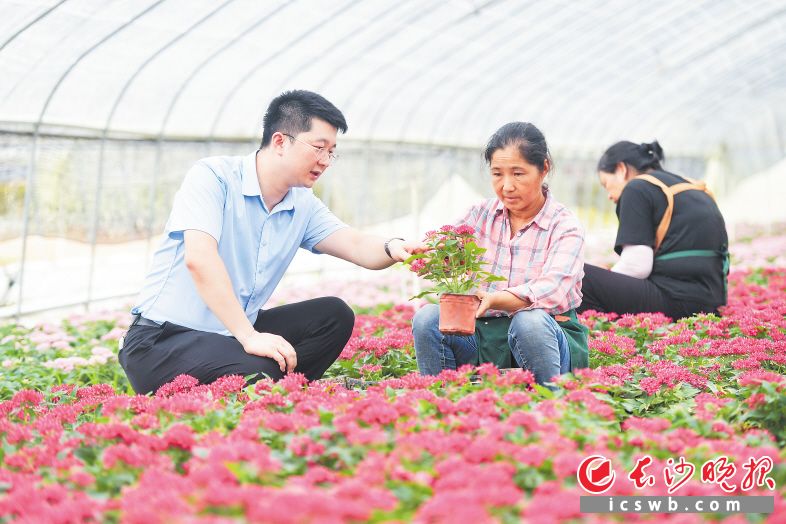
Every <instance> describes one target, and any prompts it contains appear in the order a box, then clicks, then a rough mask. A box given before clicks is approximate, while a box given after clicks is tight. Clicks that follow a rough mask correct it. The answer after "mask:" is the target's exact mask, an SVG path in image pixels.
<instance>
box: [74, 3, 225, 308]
mask: <svg viewBox="0 0 786 524" xmlns="http://www.w3.org/2000/svg"><path fill="white" fill-rule="evenodd" d="M234 1H235V0H225V1H224V2H223V3H221V4H219V5H218V7H215V8H214V9H213V10H212V11H210V12H208V13H207V14H206V15H205V16H203V17H202V18H200V19H199V20H197V21H196V22H195V23H193V24H192V25H191V26H189V27H188V28H187V29H186V30H185V31H182V32H181V33H180V34H178V35H177V36H176V37H175V38H172V39H171V40H169V41H168V42H167V43H166V44H164V45H163V46H161V47H159V48H158V50H156V51H155V52H154V53H153V54H151V55H150V56H148V57H147V58H146V59H145V60H144V61H143V62H142V63H141V64H140V65H139V67H137V69H136V70H135V71H134V72H133V73H132V74H131V76H129V77H128V79H127V80H126V82H125V84H124V85H123V87H122V88H121V89H120V91H119V92H118V95H117V97H116V98H115V101H114V102H113V104H112V107H111V109H110V110H109V113H108V115H107V117H106V122H105V123H104V127H103V129H102V130H101V144H100V146H99V150H98V174H97V178H96V194H95V201H96V206H98V203H99V202H100V196H101V189H102V186H101V181H102V180H103V177H104V155H105V152H106V143H107V135H108V132H109V128H110V126H111V124H112V119H113V118H114V116H115V112H116V111H117V109H118V107H120V103H121V101H122V100H123V98H124V97H125V94H126V93H127V92H128V90H129V88H130V87H131V85H132V84H133V83H134V81H135V80H136V79H137V77H138V76H139V75H140V74H141V73H142V71H144V70H145V69H146V68H147V66H148V65H150V64H151V63H152V62H153V61H154V60H155V59H156V58H157V57H159V56H160V55H161V54H163V53H164V52H165V51H167V50H168V49H170V48H171V47H172V46H173V45H175V44H176V43H177V42H179V41H180V40H182V39H183V38H185V37H186V36H187V35H189V34H190V33H191V32H192V31H193V30H194V29H196V28H197V27H199V26H200V25H202V24H204V23H205V22H207V21H208V20H210V19H211V18H212V17H213V16H215V15H216V14H217V13H218V12H220V11H221V10H223V9H224V8H225V7H226V6H228V5H229V4H231V3H232V2H234ZM157 177H158V170H154V171H153V179H152V182H151V190H150V199H149V206H148V217H147V236H148V240H149V239H150V238H151V237H152V234H153V233H152V224H153V219H154V216H153V215H154V212H153V209H154V205H155V198H156V182H157ZM98 221H99V213H98V211H96V213H95V214H94V216H93V224H92V226H91V238H95V237H96V235H97V231H98ZM149 249H150V245H149V242H148V251H149ZM95 251H96V245H95V242H93V243H92V244H91V247H90V270H89V272H88V274H89V280H88V286H87V297H86V299H85V302H86V304H89V303H90V301H91V300H92V298H93V272H94V270H95Z"/></svg>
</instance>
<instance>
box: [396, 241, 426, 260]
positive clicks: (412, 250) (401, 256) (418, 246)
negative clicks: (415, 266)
mask: <svg viewBox="0 0 786 524" xmlns="http://www.w3.org/2000/svg"><path fill="white" fill-rule="evenodd" d="M388 249H389V250H390V256H391V257H393V260H395V261H396V262H404V261H405V260H406V259H408V258H409V257H410V256H412V255H414V254H416V253H425V252H426V251H428V249H429V247H428V246H427V245H426V244H424V243H423V242H421V241H419V240H401V239H399V238H394V239H393V240H391V241H390V242H388Z"/></svg>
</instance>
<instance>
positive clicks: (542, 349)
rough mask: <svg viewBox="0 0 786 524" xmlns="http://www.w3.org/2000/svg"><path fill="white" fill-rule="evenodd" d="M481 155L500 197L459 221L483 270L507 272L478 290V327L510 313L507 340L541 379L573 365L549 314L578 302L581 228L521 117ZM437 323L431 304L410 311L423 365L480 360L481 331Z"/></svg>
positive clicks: (539, 137)
mask: <svg viewBox="0 0 786 524" xmlns="http://www.w3.org/2000/svg"><path fill="white" fill-rule="evenodd" d="M484 156H485V159H486V162H487V163H488V165H489V171H490V178H491V184H492V187H493V188H494V192H495V193H496V196H497V197H496V198H492V199H489V200H485V201H483V202H480V203H478V204H476V205H474V206H472V208H470V209H469V211H468V212H467V214H466V216H465V217H464V218H463V219H462V220H461V221H460V222H458V223H457V224H456V225H457V226H459V225H467V226H470V227H472V228H473V229H474V231H475V237H476V239H477V244H478V245H479V246H481V247H484V248H486V252H485V254H484V260H485V261H486V262H487V263H488V265H487V266H486V267H487V269H488V271H490V272H492V273H494V274H495V275H499V276H503V277H506V279H507V280H506V281H499V282H492V283H490V284H485V285H484V286H483V288H482V289H480V290H478V292H477V294H478V296H479V297H480V299H481V303H480V306H479V307H478V311H477V315H476V316H477V317H478V318H479V322H478V327H479V328H482V327H483V324H484V322H485V323H488V322H491V320H490V319H491V318H494V317H503V316H504V317H509V318H510V320H509V328H508V331H507V341H508V345H509V346H510V350H511V353H512V355H513V358H514V360H515V362H516V364H518V365H519V366H520V367H522V368H524V369H529V370H531V371H532V372H533V374H534V375H535V379H536V380H537V382H538V383H540V384H543V383H545V382H547V381H549V380H550V379H551V378H552V377H554V376H556V375H559V374H561V373H566V372H568V371H570V370H571V353H570V350H569V347H568V340H567V338H566V335H565V333H564V332H563V330H562V329H561V328H560V325H559V324H558V323H557V321H556V320H555V319H554V316H558V317H559V316H560V315H564V314H566V313H571V312H572V310H573V309H575V308H576V307H577V306H578V305H579V304H580V303H581V280H582V277H583V276H584V270H583V265H584V231H583V229H582V227H581V225H580V224H579V221H578V219H577V218H576V217H575V216H574V215H573V213H571V212H570V211H568V209H567V208H566V207H565V206H563V205H562V204H560V203H559V202H557V201H556V200H555V199H554V197H553V196H552V194H551V192H550V191H549V189H548V186H547V185H546V184H545V183H544V180H545V178H546V175H548V173H549V171H550V170H551V168H552V165H553V162H552V160H551V155H550V153H549V150H548V146H547V144H546V139H545V137H544V136H543V133H541V132H540V130H539V129H538V128H536V127H535V126H534V125H532V124H529V123H524V122H512V123H509V124H506V125H504V126H502V127H501V128H500V129H499V130H498V131H497V132H496V133H494V135H493V136H492V137H491V138H490V139H489V142H488V145H487V146H486V150H485V153H484ZM574 318H575V317H574ZM438 324H439V306H437V305H435V304H430V305H427V306H425V307H423V308H422V309H420V310H419V311H418V312H417V313H416V315H415V318H414V319H413V322H412V329H413V333H414V337H415V352H416V354H417V359H418V368H419V370H420V372H421V373H422V374H424V375H436V374H438V373H439V372H440V371H442V370H443V369H456V367H458V366H461V365H464V364H475V363H477V360H478V337H477V336H476V335H472V336H456V335H444V334H442V333H441V332H440V331H439V329H438ZM574 365H575V363H574Z"/></svg>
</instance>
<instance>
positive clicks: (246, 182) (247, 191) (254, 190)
mask: <svg viewBox="0 0 786 524" xmlns="http://www.w3.org/2000/svg"><path fill="white" fill-rule="evenodd" d="M258 153H259V149H257V150H256V151H254V152H253V153H251V154H250V155H247V156H246V157H245V158H244V159H243V166H242V168H241V172H240V176H241V178H242V185H243V194H244V195H246V196H258V197H261V196H262V192H261V191H260V190H259V179H258V178H257V154H258Z"/></svg>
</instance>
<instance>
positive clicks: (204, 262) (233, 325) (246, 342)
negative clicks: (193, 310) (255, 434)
mask: <svg viewBox="0 0 786 524" xmlns="http://www.w3.org/2000/svg"><path fill="white" fill-rule="evenodd" d="M184 240H185V263H186V267H187V268H188V271H189V273H190V274H191V278H192V279H193V280H194V285H195V286H196V288H197V292H198V293H199V296H200V297H202V300H204V301H205V304H207V307H209V308H210V311H212V312H213V314H214V315H216V317H218V319H219V320H220V321H221V323H223V324H224V326H226V328H227V329H228V330H229V331H230V333H232V335H234V337H235V338H236V339H237V340H238V342H240V343H241V344H242V345H243V349H245V351H246V353H249V354H251V355H257V356H260V357H269V358H272V359H274V360H275V361H276V362H278V365H279V368H280V369H281V371H282V373H283V372H289V371H293V370H294V369H295V366H297V355H296V354H295V349H294V348H293V347H292V345H291V344H290V343H289V342H287V341H286V340H285V339H284V338H283V337H280V336H279V335H274V334H272V333H259V332H257V331H256V330H255V329H254V326H253V325H252V324H251V322H249V321H248V318H247V317H246V314H245V312H244V311H243V308H242V307H241V305H240V303H239V302H238V300H237V297H236V296H235V293H234V291H233V288H232V281H231V279H230V278H229V273H227V270H226V266H225V265H224V261H223V260H221V257H220V256H219V254H218V244H217V242H216V239H215V238H213V237H212V236H210V235H209V234H207V233H205V232H202V231H197V230H193V229H189V230H186V231H185V232H184Z"/></svg>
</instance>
